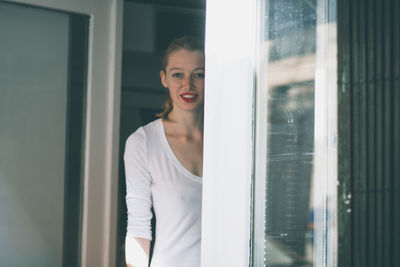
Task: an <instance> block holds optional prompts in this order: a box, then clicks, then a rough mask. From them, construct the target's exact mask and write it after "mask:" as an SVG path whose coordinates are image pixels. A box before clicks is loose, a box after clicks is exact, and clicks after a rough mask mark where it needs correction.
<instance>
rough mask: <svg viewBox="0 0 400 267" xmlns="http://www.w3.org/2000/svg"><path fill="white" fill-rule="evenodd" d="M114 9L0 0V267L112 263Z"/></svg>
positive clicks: (116, 104) (116, 73)
mask: <svg viewBox="0 0 400 267" xmlns="http://www.w3.org/2000/svg"><path fill="white" fill-rule="evenodd" d="M28 2H29V3H28ZM121 11H122V5H121V2H120V1H117V0H116V1H110V2H109V3H104V4H94V3H92V2H91V1H86V0H85V1H76V2H73V1H72V2H68V3H61V2H56V3H55V2H54V1H24V0H21V1H7V2H4V1H0V36H1V37H0V39H1V41H0V59H1V60H0V125H1V126H0V214H1V215H0V265H1V266H24V265H27V266H80V265H83V266H110V264H111V265H113V264H114V260H115V244H114V240H115V235H116V233H115V232H116V231H115V230H114V228H115V222H114V220H116V216H114V217H113V216H112V215H113V214H112V211H113V210H114V208H113V205H115V206H116V202H117V196H116V189H117V187H116V183H115V184H114V182H113V178H114V177H116V174H117V162H118V159H117V158H116V155H117V148H118V145H117V144H118V139H117V136H118V134H115V135H114V134H113V133H114V132H115V131H116V132H118V119H117V118H118V115H119V97H118V96H119V68H118V67H117V66H119V62H120V59H119V56H118V55H119V54H120V52H121V51H120V49H119V46H120V38H119V32H120V28H119V27H120V26H119V25H120V24H119V19H117V17H118V16H117V14H118V13H119V12H121ZM93 18H96V21H95V22H94V20H93ZM98 29H101V31H100V30H98ZM104 44H106V45H104ZM113 49H115V50H113ZM95 63H96V64H95ZM115 126H116V127H115ZM114 157H115V158H116V159H114Z"/></svg>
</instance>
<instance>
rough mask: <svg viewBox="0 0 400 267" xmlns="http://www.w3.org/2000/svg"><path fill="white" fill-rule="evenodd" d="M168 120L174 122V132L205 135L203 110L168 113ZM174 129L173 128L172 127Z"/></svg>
mask: <svg viewBox="0 0 400 267" xmlns="http://www.w3.org/2000/svg"><path fill="white" fill-rule="evenodd" d="M168 118H169V119H168V122H171V124H174V130H173V132H175V133H179V134H182V135H187V136H192V135H198V134H201V135H203V122H204V116H203V111H201V112H174V110H172V111H171V113H170V114H168ZM171 130H172V129H171Z"/></svg>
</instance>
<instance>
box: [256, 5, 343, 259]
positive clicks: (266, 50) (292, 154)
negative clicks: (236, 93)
mask: <svg viewBox="0 0 400 267" xmlns="http://www.w3.org/2000/svg"><path fill="white" fill-rule="evenodd" d="M328 2H329V1H317V0H304V1H292V0H265V1H263V5H262V6H263V8H262V9H261V10H259V12H260V13H261V16H260V18H263V19H262V21H261V22H260V23H261V28H262V37H261V38H260V43H259V44H258V45H259V55H260V56H259V58H258V60H259V67H258V84H257V91H259V92H258V96H262V95H263V94H264V95H265V99H264V103H261V102H260V100H257V101H258V102H257V103H258V106H261V107H259V108H258V111H257V112H258V118H264V120H263V121H262V120H260V119H258V121H257V123H261V124H265V127H264V132H262V131H260V130H259V131H258V132H257V133H258V136H257V138H258V139H260V138H261V139H262V138H264V139H265V140H266V142H264V143H265V144H266V145H265V149H266V150H265V153H264V154H263V153H257V152H256V155H258V157H260V156H262V155H266V159H264V160H260V159H259V158H258V159H257V158H256V162H258V163H256V166H257V164H260V162H262V164H265V165H266V168H265V167H264V168H265V171H264V176H263V177H256V188H255V192H256V193H255V194H256V201H255V203H256V207H255V211H256V212H259V213H262V216H261V215H259V214H258V215H257V214H256V215H255V218H258V219H259V218H260V217H264V225H263V227H264V228H263V231H264V240H263V243H264V255H263V256H264V258H263V263H262V264H261V263H260V260H257V259H256V260H255V261H256V262H258V263H257V264H255V266H271V267H273V266H293V267H294V266H296V267H297V266H314V265H315V266H322V265H320V263H321V262H326V247H327V243H326V229H327V228H326V225H327V223H328V221H329V220H330V218H332V216H331V215H330V214H329V213H328V212H327V202H328V201H329V200H331V199H329V198H328V193H327V191H326V185H327V183H326V181H327V177H326V176H325V175H324V173H323V171H324V170H325V166H321V165H320V163H321V162H324V160H323V159H324V158H322V157H324V155H325V154H324V153H325V152H326V148H327V147H326V145H325V144H323V143H320V141H319V139H318V135H321V134H320V133H321V130H320V129H319V128H318V127H320V126H322V127H325V125H321V124H320V123H321V120H319V121H317V120H316V118H317V117H318V114H319V118H321V114H322V118H323V117H324V116H325V115H326V114H327V112H326V111H327V110H328V107H327V106H323V105H322V106H321V104H320V103H319V102H318V101H320V100H321V98H320V96H321V93H320V92H321V91H325V92H328V88H327V87H325V86H326V83H324V82H323V81H322V82H321V77H322V76H321V77H318V75H321V73H322V72H321V71H319V72H318V71H317V70H320V69H319V68H320V67H321V62H322V65H323V64H325V63H324V62H327V60H326V59H325V58H324V57H325V54H324V53H321V49H322V48H321V47H320V45H321V44H322V46H323V45H324V40H322V39H321V40H322V41H321V40H319V38H320V37H322V38H325V37H324V36H322V35H321V33H320V32H321V29H322V30H323V29H324V28H322V27H321V25H320V24H324V23H325V22H324V20H325V19H326V18H325V17H324V14H325V12H326V11H327V10H328V9H327V7H325V4H321V3H328ZM331 2H333V1H331ZM321 14H322V15H321ZM321 18H322V20H321ZM322 71H324V69H323V68H322ZM331 71H333V72H335V71H336V70H335V69H332V70H331ZM322 78H323V77H322ZM317 84H318V86H319V88H317V87H318V86H317ZM318 90H319V91H318ZM260 92H261V93H260ZM323 94H325V93H323ZM317 96H318V97H317ZM263 108H264V109H266V110H267V111H266V112H265V114H266V115H265V117H263V116H262V115H260V114H261V112H263V111H261V110H262V109H263ZM258 128H259V129H261V128H262V127H258ZM322 132H323V134H325V132H324V131H322ZM257 144H263V142H262V141H260V140H258V141H257ZM324 146H325V147H324ZM321 147H322V150H321ZM259 149H263V148H259V147H257V148H256V151H257V150H259ZM324 149H325V150H324ZM264 157H265V156H264ZM323 164H325V163H323ZM256 168H257V167H256ZM321 171H322V174H323V175H322V176H320V174H321ZM256 173H257V175H258V176H260V175H259V174H260V173H261V172H259V171H257V170H256ZM265 176H266V178H265ZM257 179H265V181H264V182H263V183H259V182H257ZM260 184H261V185H262V186H263V188H259V185H260ZM261 190H265V191H264V192H262V193H260V191H261ZM260 196H262V197H260ZM321 196H322V197H321ZM257 198H258V199H263V200H264V204H263V209H262V210H261V211H260V208H259V207H258V208H257V205H258V206H260V204H259V203H260V201H257ZM255 225H256V226H255V228H257V227H258V226H257V222H255ZM316 229H318V230H316ZM321 229H322V230H321ZM255 233H259V231H257V229H256V230H255ZM254 238H255V239H257V238H258V237H257V236H255V237H254ZM258 243H259V241H257V240H255V241H254V244H255V245H256V246H259V244H258ZM321 248H322V249H321ZM256 249H257V248H256ZM257 253H261V252H257ZM316 254H318V255H316ZM255 255H256V256H258V257H259V256H260V255H258V254H255ZM322 258H323V260H320V259H322ZM324 266H325V265H324Z"/></svg>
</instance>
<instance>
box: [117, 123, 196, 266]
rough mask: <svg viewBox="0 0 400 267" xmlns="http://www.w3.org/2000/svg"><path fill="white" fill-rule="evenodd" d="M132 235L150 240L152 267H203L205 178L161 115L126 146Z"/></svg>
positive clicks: (127, 197)
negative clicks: (170, 137) (171, 138)
mask: <svg viewBox="0 0 400 267" xmlns="http://www.w3.org/2000/svg"><path fill="white" fill-rule="evenodd" d="M124 161H125V173H126V191H127V194H126V203H127V208H128V226H127V237H141V238H146V239H149V240H151V239H152V235H151V233H152V232H151V231H152V229H151V218H152V213H151V207H152V206H153V208H154V212H155V216H156V233H155V246H154V251H153V256H152V259H151V264H150V266H151V267H180V266H182V267H199V266H200V241H201V239H200V238H201V197H202V178H201V177H199V176H196V175H194V174H192V173H191V172H189V171H188V170H187V169H186V168H185V167H184V166H183V165H182V164H181V163H180V162H179V160H178V159H177V158H176V156H175V154H174V153H173V151H172V149H171V147H170V146H169V144H168V141H167V137H166V135H165V131H164V125H163V123H162V121H161V119H157V120H155V121H153V122H151V123H149V124H147V125H146V126H143V127H141V128H139V129H138V130H137V131H136V132H134V133H133V134H132V135H130V136H129V138H128V139H127V141H126V146H125V154H124Z"/></svg>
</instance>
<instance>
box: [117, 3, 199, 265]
mask: <svg viewBox="0 0 400 267" xmlns="http://www.w3.org/2000/svg"><path fill="white" fill-rule="evenodd" d="M204 32H205V0H147V1H145V0H126V1H125V2H124V22H123V58H122V88H121V118H120V119H121V121H120V154H119V158H120V164H119V177H118V179H119V189H118V195H119V201H118V230H117V257H116V266H126V264H125V249H124V247H125V244H124V243H125V235H126V223H127V214H126V213H127V211H126V204H125V193H126V187H125V173H124V164H123V153H124V148H125V141H126V139H127V138H128V136H129V135H130V134H132V133H133V132H134V131H135V130H136V129H137V128H139V127H140V126H142V125H145V124H147V123H149V122H150V121H152V120H154V119H156V116H155V114H156V113H158V112H160V111H161V110H162V106H163V103H164V99H165V89H164V88H163V87H162V85H161V82H160V78H159V72H160V69H161V58H162V56H163V52H164V50H165V48H166V47H167V46H168V44H169V43H170V42H171V41H172V40H173V39H175V38H177V37H181V36H183V35H194V36H197V37H199V38H201V39H204ZM153 223H154V222H153Z"/></svg>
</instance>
